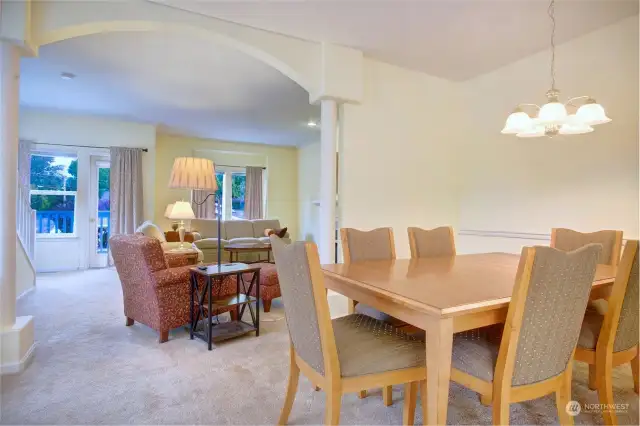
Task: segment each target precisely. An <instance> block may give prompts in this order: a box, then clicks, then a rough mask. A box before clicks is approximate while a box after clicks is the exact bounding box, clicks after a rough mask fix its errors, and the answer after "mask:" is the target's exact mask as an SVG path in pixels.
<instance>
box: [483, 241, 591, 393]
mask: <svg viewBox="0 0 640 426" xmlns="http://www.w3.org/2000/svg"><path fill="white" fill-rule="evenodd" d="M601 252H602V246H601V245H600V244H589V245H587V246H585V247H582V248H580V249H578V250H575V251H572V252H563V251H561V250H557V249H554V248H551V247H540V246H536V247H524V248H523V249H522V257H521V258H520V264H519V266H518V273H517V275H516V283H515V286H514V290H513V296H512V298H511V303H510V304H509V310H508V313H507V320H506V323H505V328H504V333H503V335H502V341H501V343H500V351H499V354H498V361H497V364H496V374H495V378H496V380H498V381H503V383H504V381H506V382H508V384H509V386H521V385H527V384H531V383H536V382H540V381H543V380H546V379H549V378H551V377H555V376H557V375H558V374H560V373H562V372H564V371H565V370H566V368H567V364H568V363H569V362H570V360H571V359H572V358H573V353H574V351H575V347H576V343H577V341H578V336H579V334H580V327H581V326H582V320H583V318H584V313H585V311H586V308H587V302H588V300H589V294H590V292H591V286H592V285H593V280H594V277H595V272H596V266H597V261H598V256H599V255H600V253H601Z"/></svg>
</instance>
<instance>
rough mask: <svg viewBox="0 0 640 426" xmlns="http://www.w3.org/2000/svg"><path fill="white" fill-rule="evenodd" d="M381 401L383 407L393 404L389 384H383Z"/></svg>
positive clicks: (391, 389)
mask: <svg viewBox="0 0 640 426" xmlns="http://www.w3.org/2000/svg"><path fill="white" fill-rule="evenodd" d="M382 401H383V403H384V406H385V407H389V406H391V404H393V388H392V387H391V386H385V387H383V388H382Z"/></svg>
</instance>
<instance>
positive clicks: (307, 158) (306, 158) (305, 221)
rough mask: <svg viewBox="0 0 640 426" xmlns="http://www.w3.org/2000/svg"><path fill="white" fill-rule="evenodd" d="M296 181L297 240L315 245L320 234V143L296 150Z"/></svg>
mask: <svg viewBox="0 0 640 426" xmlns="http://www.w3.org/2000/svg"><path fill="white" fill-rule="evenodd" d="M298 179H299V180H298V228H299V231H298V238H299V239H301V240H306V241H314V242H316V243H317V242H318V237H319V234H318V233H319V232H320V222H319V216H320V206H319V205H318V204H317V202H318V201H319V200H320V142H313V143H310V144H307V145H303V146H301V147H300V148H299V149H298ZM314 201H315V202H316V203H315V204H314Z"/></svg>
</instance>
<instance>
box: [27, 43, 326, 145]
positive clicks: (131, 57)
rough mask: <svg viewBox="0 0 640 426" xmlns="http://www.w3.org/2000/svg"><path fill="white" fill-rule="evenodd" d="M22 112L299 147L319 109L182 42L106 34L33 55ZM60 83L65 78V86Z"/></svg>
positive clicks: (271, 74) (264, 76)
mask: <svg viewBox="0 0 640 426" xmlns="http://www.w3.org/2000/svg"><path fill="white" fill-rule="evenodd" d="M21 66H22V69H21V84H20V103H21V105H23V106H26V107H32V108H42V109H54V110H60V111H67V112H72V113H80V114H89V115H100V116H109V117H116V118H121V119H127V120H132V121H137V122H146V123H153V124H156V125H158V127H159V129H160V130H161V131H164V132H168V133H176V134H183V135H189V136H196V137H201V138H211V139H222V140H231V141H240V142H254V143H265V144H274V145H299V144H304V143H307V142H309V141H312V140H317V139H319V131H318V129H313V128H310V127H309V126H308V125H307V123H308V122H309V120H318V119H319V115H320V112H319V108H318V107H317V106H314V105H309V94H308V93H307V92H306V91H305V90H304V89H302V88H301V87H300V86H298V85H297V84H296V83H294V82H293V81H292V80H290V79H289V78H287V77H285V76H284V75H283V74H281V73H280V72H279V71H277V70H275V69H274V68H272V67H270V66H268V65H266V64H264V63H262V62H260V61H259V60H257V59H254V58H252V57H250V56H248V55H246V54H244V53H241V52H239V51H236V50H234V49H232V48H229V47H224V46H218V45H213V44H211V42H209V41H206V40H198V39H196V38H194V37H192V36H187V35H179V34H173V33H172V34H165V33H161V32H148V33H140V32H136V33H110V34H97V35H91V36H85V37H79V38H75V39H70V40H66V41H62V42H59V43H54V44H51V45H46V46H43V47H42V48H41V49H40V54H39V57H38V58H25V59H23V60H22V63H21ZM62 73H72V74H75V76H76V77H75V78H73V79H63V78H61V74H62Z"/></svg>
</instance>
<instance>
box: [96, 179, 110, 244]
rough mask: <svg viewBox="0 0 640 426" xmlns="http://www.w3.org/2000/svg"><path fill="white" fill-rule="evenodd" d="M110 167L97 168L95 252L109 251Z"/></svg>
mask: <svg viewBox="0 0 640 426" xmlns="http://www.w3.org/2000/svg"><path fill="white" fill-rule="evenodd" d="M110 178H111V169H110V168H108V167H99V168H98V221H97V223H96V226H97V230H96V232H97V237H98V238H97V239H96V241H97V247H96V252H97V253H107V252H108V251H109V224H110V222H111V212H110V208H111V197H110V195H109V179H110Z"/></svg>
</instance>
